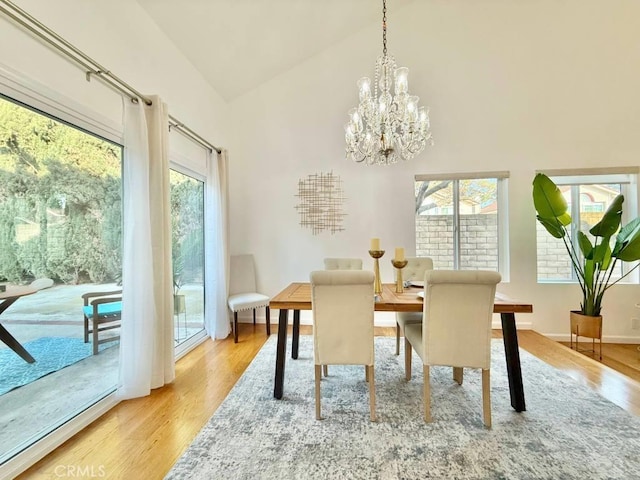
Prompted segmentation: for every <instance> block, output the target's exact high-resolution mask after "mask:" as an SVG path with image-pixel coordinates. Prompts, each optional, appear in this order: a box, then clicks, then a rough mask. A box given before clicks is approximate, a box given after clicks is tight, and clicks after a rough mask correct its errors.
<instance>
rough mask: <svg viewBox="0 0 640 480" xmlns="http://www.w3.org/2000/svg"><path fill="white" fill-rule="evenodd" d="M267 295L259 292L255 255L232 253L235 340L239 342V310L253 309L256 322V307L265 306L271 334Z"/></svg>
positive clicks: (268, 333)
mask: <svg viewBox="0 0 640 480" xmlns="http://www.w3.org/2000/svg"><path fill="white" fill-rule="evenodd" d="M269 300H270V298H269V297H268V296H267V295H264V294H262V293H258V291H257V288H256V272H255V266H254V261H253V255H250V254H248V255H232V256H231V259H230V263H229V299H228V302H227V303H228V305H229V309H230V310H231V311H232V312H233V341H234V342H235V343H238V312H241V311H243V310H253V324H254V325H255V324H256V308H262V307H264V308H265V316H266V324H267V335H271V315H270V312H269Z"/></svg>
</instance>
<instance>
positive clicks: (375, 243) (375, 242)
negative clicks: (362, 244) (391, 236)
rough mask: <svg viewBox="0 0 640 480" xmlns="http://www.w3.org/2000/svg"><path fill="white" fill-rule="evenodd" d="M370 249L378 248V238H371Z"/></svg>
mask: <svg viewBox="0 0 640 480" xmlns="http://www.w3.org/2000/svg"><path fill="white" fill-rule="evenodd" d="M370 250H380V239H379V238H372V239H371V248H370Z"/></svg>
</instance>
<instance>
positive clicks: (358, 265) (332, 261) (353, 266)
mask: <svg viewBox="0 0 640 480" xmlns="http://www.w3.org/2000/svg"><path fill="white" fill-rule="evenodd" d="M324 269H325V270H362V259H360V258H325V259H324Z"/></svg>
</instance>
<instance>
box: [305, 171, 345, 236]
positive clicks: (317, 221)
mask: <svg viewBox="0 0 640 480" xmlns="http://www.w3.org/2000/svg"><path fill="white" fill-rule="evenodd" d="M295 196H296V197H298V198H299V199H300V203H299V204H298V205H296V210H297V211H298V213H299V214H300V226H301V227H303V228H309V229H311V233H313V234H314V235H317V234H318V233H320V232H322V231H323V230H328V231H329V232H330V233H331V234H334V233H336V232H342V231H344V226H343V225H342V221H343V219H344V217H346V216H347V214H346V213H344V212H343V210H342V206H343V204H344V201H345V197H344V193H343V191H342V180H340V177H339V176H338V175H334V174H333V172H329V173H315V174H313V175H309V176H307V178H306V179H301V180H298V193H297V195H295Z"/></svg>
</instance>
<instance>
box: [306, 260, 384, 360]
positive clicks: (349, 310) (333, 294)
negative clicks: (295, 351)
mask: <svg viewBox="0 0 640 480" xmlns="http://www.w3.org/2000/svg"><path fill="white" fill-rule="evenodd" d="M310 280H311V304H312V309H313V341H314V359H315V364H316V365H332V364H339V365H373V358H374V355H373V310H374V292H373V282H374V275H373V272H370V271H365V270H360V271H345V270H333V271H327V270H321V271H317V272H311V275H310Z"/></svg>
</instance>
